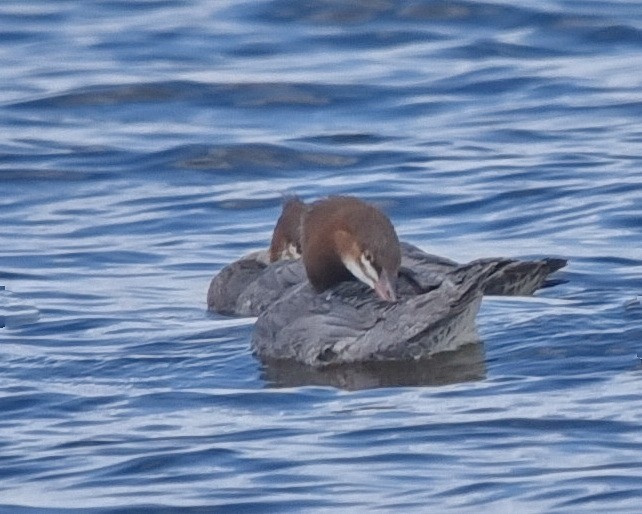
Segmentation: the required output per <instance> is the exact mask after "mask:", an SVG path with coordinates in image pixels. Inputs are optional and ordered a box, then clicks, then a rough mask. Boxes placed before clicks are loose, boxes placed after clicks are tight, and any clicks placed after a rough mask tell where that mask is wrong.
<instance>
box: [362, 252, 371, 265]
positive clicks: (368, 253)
mask: <svg viewBox="0 0 642 514" xmlns="http://www.w3.org/2000/svg"><path fill="white" fill-rule="evenodd" d="M363 256H364V257H365V258H366V260H367V261H368V262H370V263H372V254H371V253H370V252H369V251H368V250H366V251H365V252H363Z"/></svg>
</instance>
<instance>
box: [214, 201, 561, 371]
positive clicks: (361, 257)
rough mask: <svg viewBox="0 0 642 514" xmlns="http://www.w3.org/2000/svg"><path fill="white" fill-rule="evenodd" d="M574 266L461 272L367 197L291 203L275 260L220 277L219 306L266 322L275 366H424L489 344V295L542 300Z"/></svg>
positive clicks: (257, 346) (268, 357) (268, 257)
mask: <svg viewBox="0 0 642 514" xmlns="http://www.w3.org/2000/svg"><path fill="white" fill-rule="evenodd" d="M564 265H566V261H565V260H563V259H543V260H540V261H519V260H515V259H506V258H486V259H478V260H475V261H472V262H470V263H467V264H458V263H456V262H455V261H451V260H449V259H446V258H442V257H438V256H433V255H430V254H427V253H425V252H423V251H422V250H420V249H419V248H417V247H415V246H413V245H410V244H408V243H401V242H400V241H399V238H398V236H397V234H396V231H395V229H394V226H393V225H392V222H391V221H390V219H389V218H388V217H387V216H386V215H385V214H384V213H383V212H382V211H381V210H379V209H378V208H377V207H375V206H373V205H371V204H369V203H366V202H364V201H362V200H360V199H358V198H356V197H351V196H335V197H328V198H325V199H322V200H318V201H316V202H313V203H311V204H304V203H303V202H302V201H300V200H299V199H297V198H293V199H289V200H287V201H286V202H285V204H284V208H283V211H282V213H281V216H280V217H279V220H278V222H277V225H276V227H275V230H274V232H273V236H272V241H271V244H270V248H269V249H268V250H266V251H263V252H259V253H254V254H252V255H250V256H246V257H245V258H242V259H240V260H239V261H237V262H235V263H232V264H231V265H229V266H227V267H225V268H224V269H223V270H221V272H220V273H219V274H218V275H217V276H216V277H214V279H213V280H212V282H211V284H210V288H209V291H208V306H209V307H210V309H211V310H215V311H217V312H219V313H226V314H235V315H249V316H257V320H256V323H255V326H254V332H253V335H252V350H253V352H254V354H255V355H256V356H257V357H258V358H259V359H260V360H262V361H263V362H277V361H283V360H288V361H294V362H297V363H300V364H303V365H306V366H311V367H313V368H321V367H328V366H333V365H334V366H337V365H338V366H341V365H346V364H348V365H349V364H357V363H364V362H374V361H387V362H391V361H417V360H420V359H425V358H430V357H431V356H433V355H435V354H437V353H440V352H446V351H453V350H456V349H458V348H460V347H461V346H462V345H465V344H468V343H474V342H476V341H478V340H479V336H478V335H477V331H476V323H475V319H476V316H477V312H478V311H479V307H480V304H481V299H482V297H483V295H484V294H531V293H532V292H533V291H534V290H536V289H537V288H539V287H541V286H542V285H544V282H545V281H546V279H547V277H548V275H549V274H550V273H552V272H553V271H556V270H557V269H560V268H561V267H563V266H564Z"/></svg>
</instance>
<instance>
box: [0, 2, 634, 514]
mask: <svg viewBox="0 0 642 514" xmlns="http://www.w3.org/2000/svg"><path fill="white" fill-rule="evenodd" d="M0 27H2V29H1V30H0V68H1V69H2V74H1V75H0V130H1V133H2V137H1V138H0V188H1V191H2V194H1V195H0V326H3V328H0V413H1V414H2V417H1V418H0V511H1V512H18V513H47V514H50V513H58V512H60V513H62V512H65V513H66V512H88V513H107V512H123V513H124V512H127V513H130V512H133V513H135V512H160V513H163V512H187V513H190V512H194V513H196V512H283V511H291V512H337V511H341V512H346V511H350V512H366V511H368V512H369V511H374V510H378V511H381V512H428V511H430V512H433V511H434V512H457V513H459V512H471V511H475V512H478V511H483V512H520V513H530V512H551V513H554V512H560V513H562V512H564V513H566V512H598V513H603V512H610V513H614V512H638V511H639V509H640V500H641V498H642V458H641V455H642V394H641V393H642V389H641V387H642V386H641V384H642V369H641V365H640V358H639V357H638V355H639V356H642V305H641V303H640V295H641V294H642V73H641V72H640V70H642V2H639V1H630V0H619V1H612V2H601V1H592V0H567V1H564V0H560V1H552V0H544V1H537V2H536V1H533V0H530V1H525V2H518V3H515V2H507V1H503V0H494V1H493V2H492V3H489V2H472V1H470V2H469V1H431V0H402V1H389V0H376V1H373V0H351V1H346V0H318V1H316V2H302V1H296V0H260V1H252V2H246V1H232V0H217V1H215V2H210V1H206V0H146V1H143V0H141V1H137V2H125V1H119V0H97V1H93V2H81V1H78V0H60V1H56V2H51V1H45V0H30V1H29V2H24V1H22V0H20V1H18V0H4V1H3V2H2V3H1V4H0ZM293 193H296V194H299V195H300V196H301V197H302V198H304V199H306V200H311V199H316V198H319V197H322V196H324V195H329V194H354V195H358V196H360V197H362V198H365V199H367V200H369V201H371V202H374V203H376V204H377V205H379V206H380V207H381V208H382V209H383V210H384V211H385V212H387V213H388V214H389V216H390V217H391V219H392V220H393V222H394V224H395V226H396V227H397V231H398V232H399V234H400V236H401V238H402V239H404V240H407V241H410V242H412V243H414V244H416V245H418V246H420V247H422V248H424V249H426V250H427V251H430V252H431V253H436V254H440V255H446V256H448V257H450V258H453V259H457V260H460V261H466V260H469V259H473V258H477V257H485V256H492V255H502V256H519V257H541V256H561V257H565V258H567V259H569V265H568V267H567V268H566V269H565V270H563V272H562V273H561V274H560V278H562V279H563V280H564V281H565V283H564V284H562V285H559V286H557V287H554V288H549V289H545V290H542V291H540V292H539V293H537V294H536V295H535V296H534V297H530V298H520V299H517V298H494V299H492V298H489V299H485V300H484V302H483V304H482V309H481V312H480V314H479V317H478V325H479V331H480V334H481V336H482V339H483V344H482V345H478V346H474V347H469V348H464V349H462V351H460V352H456V353H455V354H453V355H446V356H438V357H437V358H435V360H434V363H433V364H434V365H433V366H431V367H429V368H422V369H415V368H412V367H407V368H403V369H396V370H390V369H387V370H382V369H378V368H376V367H364V368H362V369H358V370H352V372H345V373H344V372H337V373H334V374H329V373H326V374H324V373H318V372H314V371H311V370H307V371H306V370H300V369H290V368H287V367H282V368H281V367H270V368H266V367H263V366H262V365H261V364H260V363H259V362H258V361H257V360H256V359H255V358H254V357H253V356H252V354H251V351H250V344H249V341H250V337H251V333H252V326H253V321H254V320H253V319H234V318H225V317H222V316H219V315H215V314H210V313H208V312H207V311H206V304H205V295H206V291H207V287H208V284H209V280H210V279H211V278H212V276H213V275H214V274H215V273H216V272H217V271H218V270H220V269H221V267H222V266H224V265H225V264H227V263H229V262H230V261H232V260H235V259H237V258H238V257H239V256H241V255H243V254H245V253H247V252H249V251H253V250H257V249H262V248H264V247H266V246H267V244H268V242H269V239H270V235H271V231H272V229H273V226H274V223H275V221H276V218H277V217H278V214H279V211H280V205H281V200H282V197H283V195H285V194H293Z"/></svg>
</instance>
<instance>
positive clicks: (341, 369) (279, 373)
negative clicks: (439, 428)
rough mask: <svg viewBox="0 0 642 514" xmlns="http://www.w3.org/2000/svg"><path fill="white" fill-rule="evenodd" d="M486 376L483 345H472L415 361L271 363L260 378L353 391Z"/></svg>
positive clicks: (284, 384) (269, 382)
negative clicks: (321, 365) (320, 364)
mask: <svg viewBox="0 0 642 514" xmlns="http://www.w3.org/2000/svg"><path fill="white" fill-rule="evenodd" d="M485 376H486V363H485V352H484V345H483V344H482V343H472V344H467V345H465V346H462V347H460V348H459V349H457V350H455V351H451V352H441V353H437V354H435V355H433V356H432V357H430V358H425V359H420V360H417V361H404V362H400V361H394V362H385V361H373V362H364V363H358V364H342V365H336V366H328V367H327V368H313V367H310V366H305V365H303V364H301V363H298V362H295V361H270V362H266V363H264V365H263V373H262V378H263V379H264V380H265V381H266V382H267V386H268V387H297V386H307V385H323V386H332V387H337V388H340V389H347V390H350V391H355V390H359V389H372V388H376V387H400V386H439V385H446V384H455V383H459V382H470V381H474V380H481V379H483V378H484V377H485Z"/></svg>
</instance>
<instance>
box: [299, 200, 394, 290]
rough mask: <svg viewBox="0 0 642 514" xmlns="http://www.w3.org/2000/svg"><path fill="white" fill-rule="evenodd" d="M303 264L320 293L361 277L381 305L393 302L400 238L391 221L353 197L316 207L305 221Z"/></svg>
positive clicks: (308, 213)
mask: <svg viewBox="0 0 642 514" xmlns="http://www.w3.org/2000/svg"><path fill="white" fill-rule="evenodd" d="M302 251H303V262H304V264H305V268H306V272H307V274H308V278H309V280H310V283H311V284H312V285H313V286H314V288H315V289H317V290H318V291H323V290H325V289H327V288H329V287H332V286H333V285H335V284H337V283H339V282H342V281H344V280H349V279H351V278H357V279H358V280H360V281H361V282H363V283H365V284H367V285H368V286H370V287H371V288H372V289H374V290H375V292H376V294H377V296H379V298H381V299H382V300H387V301H395V300H396V294H395V284H396V280H397V274H398V271H399V266H400V265H401V249H400V246H399V239H398V237H397V233H396V232H395V229H394V227H393V226H392V223H391V222H390V220H389V219H388V217H387V216H386V215H385V214H383V213H382V212H381V211H380V210H379V209H377V208H376V207H374V206H372V205H370V204H368V203H365V202H363V201H361V200H359V199H357V198H354V197H350V196H336V197H330V198H327V199H324V200H320V201H318V202H315V203H313V204H312V205H311V206H309V209H308V211H307V212H306V213H305V214H304V216H303V228H302Z"/></svg>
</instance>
